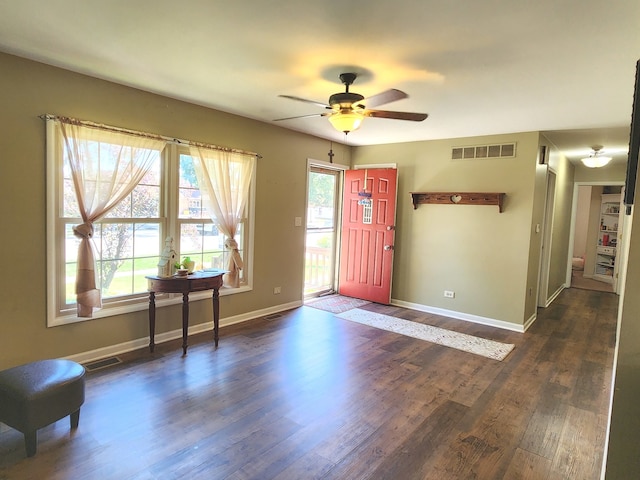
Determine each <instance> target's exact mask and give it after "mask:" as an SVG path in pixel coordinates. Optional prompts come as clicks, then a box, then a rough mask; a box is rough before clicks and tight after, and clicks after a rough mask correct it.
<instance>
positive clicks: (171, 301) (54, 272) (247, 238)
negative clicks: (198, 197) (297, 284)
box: [46, 121, 256, 327]
mask: <svg viewBox="0 0 640 480" xmlns="http://www.w3.org/2000/svg"><path fill="white" fill-rule="evenodd" d="M46 138H47V146H46V174H47V179H46V187H47V192H46V200H47V213H46V215H47V216H46V229H47V232H46V235H47V327H55V326H59V325H67V324H71V323H77V322H82V321H87V320H96V319H101V318H109V317H112V316H115V315H122V314H126V313H132V312H138V311H143V310H147V309H148V308H149V295H148V293H146V292H140V293H139V294H134V295H133V296H128V297H126V298H123V299H122V300H117V301H112V302H108V303H104V305H103V308H101V309H96V310H95V311H94V313H93V316H92V317H88V318H87V317H78V316H77V312H76V308H75V306H74V308H73V309H72V310H73V311H72V312H70V311H69V310H61V309H60V306H59V304H58V302H59V299H58V290H59V288H65V287H64V286H65V285H66V281H65V271H64V270H65V269H64V268H61V265H63V264H64V250H65V248H64V246H65V232H64V229H59V228H58V224H59V219H60V215H61V212H62V195H61V186H62V181H63V179H62V176H63V168H62V165H61V162H62V161H63V160H62V155H61V152H62V142H61V139H60V137H59V136H58V134H57V132H56V129H55V124H54V122H53V121H47V122H46ZM183 153H184V152H183ZM161 162H162V165H161V170H162V172H161V175H162V177H163V178H162V181H161V199H160V229H161V233H160V238H159V241H160V243H161V244H160V250H161V249H162V248H161V247H162V244H163V242H164V238H166V237H167V236H171V237H173V238H174V247H175V250H176V251H177V252H179V251H180V245H179V242H180V222H179V221H178V166H179V148H178V145H177V144H176V143H175V142H173V143H171V142H170V143H168V144H167V145H166V147H165V149H164V150H163V152H162V159H161ZM255 190H256V171H255V169H254V172H253V177H252V179H251V186H250V189H249V198H248V201H247V206H246V220H245V222H244V223H243V229H244V230H243V233H244V245H243V250H244V251H243V253H244V255H243V259H244V263H245V269H244V272H243V273H244V275H243V277H244V280H245V281H244V283H243V284H241V285H240V287H237V288H229V287H222V288H221V289H220V295H221V296H224V295H233V294H237V293H243V292H248V291H251V290H253V264H254V261H253V260H254V255H253V252H254V238H253V237H254V228H255ZM60 230H62V231H60ZM160 250H159V251H160ZM210 298H211V292H208V291H204V292H194V293H192V294H191V295H189V301H190V302H191V301H198V300H203V299H210ZM181 303H182V295H179V294H161V295H160V294H158V295H156V307H157V308H162V307H163V306H167V305H177V304H181Z"/></svg>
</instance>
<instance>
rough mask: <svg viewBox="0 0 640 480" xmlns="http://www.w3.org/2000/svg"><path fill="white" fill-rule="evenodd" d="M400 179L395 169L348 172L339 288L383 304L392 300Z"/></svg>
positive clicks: (346, 293) (351, 295)
mask: <svg viewBox="0 0 640 480" xmlns="http://www.w3.org/2000/svg"><path fill="white" fill-rule="evenodd" d="M396 182H397V172H396V170H395V169H392V168H379V169H367V170H348V171H346V172H345V188H344V198H343V214H342V246H341V250H340V275H339V277H340V284H339V289H338V291H339V293H340V294H342V295H347V296H350V297H356V298H362V299H365V300H370V301H373V302H377V303H383V304H388V303H389V302H390V300H391V276H392V273H393V242H394V238H395V225H394V222H395V207H396ZM365 185H366V188H365Z"/></svg>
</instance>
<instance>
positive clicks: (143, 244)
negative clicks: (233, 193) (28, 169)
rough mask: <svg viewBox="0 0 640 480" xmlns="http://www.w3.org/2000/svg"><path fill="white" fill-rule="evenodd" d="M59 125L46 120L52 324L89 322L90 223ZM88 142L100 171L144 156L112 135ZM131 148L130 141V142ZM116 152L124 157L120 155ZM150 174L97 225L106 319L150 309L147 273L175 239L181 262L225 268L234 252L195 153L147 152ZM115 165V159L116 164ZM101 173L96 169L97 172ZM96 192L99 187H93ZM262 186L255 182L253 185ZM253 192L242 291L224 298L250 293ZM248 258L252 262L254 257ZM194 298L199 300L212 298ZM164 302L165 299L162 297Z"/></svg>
mask: <svg viewBox="0 0 640 480" xmlns="http://www.w3.org/2000/svg"><path fill="white" fill-rule="evenodd" d="M55 123H56V122H54V121H53V120H48V121H47V243H48V249H47V250H48V253H49V256H48V261H47V270H48V280H49V281H48V282H47V285H48V286H47V289H48V325H49V326H55V325H61V324H65V323H71V322H76V321H81V320H85V319H86V318H80V317H78V316H77V313H76V308H77V305H76V275H77V267H78V247H79V245H80V243H81V240H80V239H79V238H77V237H76V235H75V234H74V227H75V226H77V225H80V224H82V223H83V219H82V215H81V213H80V212H81V209H80V206H79V205H78V201H77V198H76V194H75V187H74V179H73V176H72V168H71V164H70V154H69V145H68V144H67V143H66V142H65V141H64V139H63V138H62V134H61V132H60V129H59V128H56V126H55ZM84 140H88V142H87V143H86V145H87V146H86V149H87V150H88V151H90V152H91V153H90V154H91V155H94V156H95V157H96V158H99V161H98V162H97V163H96V165H99V166H100V168H102V167H105V166H107V168H111V167H112V165H108V164H110V163H111V162H112V161H113V160H112V159H113V158H117V159H118V160H119V159H121V158H122V157H125V156H126V155H129V156H132V155H134V152H139V150H135V149H134V148H132V147H130V146H128V145H126V144H125V145H115V144H114V143H110V140H109V139H108V137H106V136H105V137H104V138H103V137H102V136H101V135H100V134H99V132H98V133H95V131H93V132H92V134H91V138H88V139H84ZM125 143H126V140H125ZM114 151H117V154H115V155H114V154H113V152H114ZM145 154H146V155H148V157H149V161H148V165H147V169H146V171H145V173H144V175H143V176H142V177H141V179H140V180H139V181H136V183H135V187H134V188H133V189H132V190H131V191H130V193H128V194H126V195H124V196H122V199H121V200H119V201H118V202H117V203H115V204H114V206H113V207H112V208H111V210H109V211H108V213H107V214H106V215H104V216H103V217H102V218H101V219H99V220H97V221H95V222H94V223H93V235H92V238H93V245H94V249H93V251H94V256H95V280H96V285H95V288H96V290H99V292H100V293H101V295H102V309H99V310H95V311H94V313H93V317H91V318H100V317H107V316H111V315H115V314H121V313H126V312H128V311H135V310H143V309H146V308H147V306H148V293H147V280H146V278H145V276H146V275H155V274H157V272H158V268H157V264H158V261H159V258H160V252H161V251H162V248H163V246H164V240H165V238H166V237H172V238H173V244H174V248H175V250H176V251H177V252H179V255H180V259H181V260H182V259H183V258H184V257H186V256H189V257H190V259H191V260H193V261H195V263H196V269H204V268H218V269H226V265H227V264H228V261H229V256H230V253H229V251H228V250H227V249H225V246H224V242H225V236H224V235H223V234H222V232H221V231H220V229H219V228H218V225H217V222H216V221H215V220H212V215H211V212H209V211H208V210H207V208H206V206H205V204H204V202H203V201H202V195H201V192H200V189H199V187H198V181H197V177H196V174H195V172H194V162H193V159H192V157H191V156H190V154H189V148H188V147H185V146H180V145H176V144H175V143H167V144H166V145H165V146H164V148H161V149H158V150H156V151H153V149H151V150H149V149H148V150H147V151H146V152H145ZM113 162H115V161H113ZM96 168H97V167H96ZM84 180H85V182H86V183H88V184H89V188H90V189H93V188H95V189H99V188H100V185H99V182H94V183H95V184H96V185H94V184H91V183H89V182H88V181H87V180H86V179H84ZM254 183H255V182H253V179H252V186H253V184H254ZM253 196H254V195H253V189H250V195H249V200H248V201H247V203H246V206H245V208H244V216H243V218H242V219H241V222H240V225H239V227H238V232H237V234H236V237H235V239H236V241H237V243H238V245H239V251H240V253H241V255H242V256H243V259H244V265H245V268H243V269H242V270H241V272H240V286H239V288H223V289H221V292H220V293H221V295H225V294H229V293H236V292H239V291H246V290H248V289H250V288H251V285H250V278H251V260H252V259H251V253H252V252H251V248H250V244H251V241H250V240H251V239H250V232H251V224H252V222H251V220H252V215H251V212H252V210H253ZM247 257H248V258H247ZM208 295H209V294H208V293H207V292H203V293H202V294H200V295H198V294H194V295H192V296H191V298H193V299H198V298H202V297H203V296H208ZM162 297H164V298H162ZM162 297H159V298H158V299H159V302H158V305H162V304H163V302H164V303H178V302H180V301H181V297H179V298H178V296H175V295H164V296H162Z"/></svg>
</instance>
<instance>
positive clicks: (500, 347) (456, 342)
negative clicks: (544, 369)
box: [336, 308, 515, 361]
mask: <svg viewBox="0 0 640 480" xmlns="http://www.w3.org/2000/svg"><path fill="white" fill-rule="evenodd" d="M336 316H337V317H340V318H344V319H345V320H351V321H352V322H358V323H362V324H364V325H369V326H371V327H375V328H380V329H382V330H388V331H390V332H394V333H399V334H401V335H406V336H408V337H413V338H419V339H420V340H425V341H427V342H431V343H437V344H438V345H444V346H445V347H451V348H456V349H458V350H462V351H464V352H468V353H473V354H475V355H482V356H483V357H487V358H492V359H493V360H500V361H502V360H504V359H505V358H506V357H507V355H509V353H510V352H511V350H513V349H514V347H515V345H513V344H510V343H501V342H496V341H493V340H487V339H485V338H480V337H474V336H473V335H467V334H465V333H457V332H452V331H451V330H445V329H444V328H439V327H433V326H431V325H424V324H422V323H416V322H411V321H409V320H404V319H402V318H396V317H391V316H389V315H383V314H381V313H375V312H368V311H367V310H362V309H359V308H354V309H352V310H348V311H346V312H343V313H340V314H338V315H336Z"/></svg>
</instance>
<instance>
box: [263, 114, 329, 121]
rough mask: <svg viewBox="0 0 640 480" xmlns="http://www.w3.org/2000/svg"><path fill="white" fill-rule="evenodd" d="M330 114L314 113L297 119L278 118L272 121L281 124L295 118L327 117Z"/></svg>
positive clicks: (299, 116)
mask: <svg viewBox="0 0 640 480" xmlns="http://www.w3.org/2000/svg"><path fill="white" fill-rule="evenodd" d="M329 115H331V114H330V113H312V114H310V115H298V116H296V117H286V118H276V119H275V120H272V121H274V122H281V121H282V120H293V119H294V118H308V117H327V116H329Z"/></svg>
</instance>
